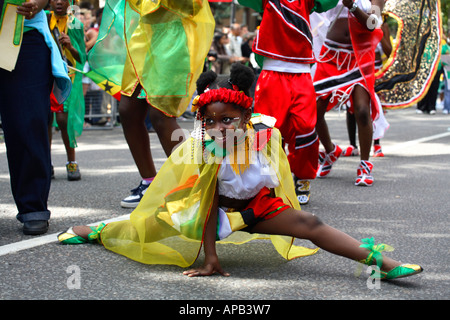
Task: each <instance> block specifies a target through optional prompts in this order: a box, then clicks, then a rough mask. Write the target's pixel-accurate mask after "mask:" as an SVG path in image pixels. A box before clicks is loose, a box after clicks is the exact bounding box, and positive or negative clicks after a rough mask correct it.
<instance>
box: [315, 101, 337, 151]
mask: <svg viewBox="0 0 450 320" xmlns="http://www.w3.org/2000/svg"><path fill="white" fill-rule="evenodd" d="M327 107H328V100H323V99H319V100H317V123H316V131H317V134H318V135H319V140H320V142H321V143H322V145H323V147H324V148H325V152H326V153H330V152H332V151H333V150H334V144H333V142H332V140H331V137H330V132H329V130H328V125H327V122H326V120H325V113H326V112H327Z"/></svg>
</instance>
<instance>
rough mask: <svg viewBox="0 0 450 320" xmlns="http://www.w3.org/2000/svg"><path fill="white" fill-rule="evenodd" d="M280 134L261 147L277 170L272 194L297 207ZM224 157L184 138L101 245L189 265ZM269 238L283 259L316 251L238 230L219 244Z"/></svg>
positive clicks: (133, 255)
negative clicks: (140, 197)
mask: <svg viewBox="0 0 450 320" xmlns="http://www.w3.org/2000/svg"><path fill="white" fill-rule="evenodd" d="M280 142H281V138H280V133H279V131H278V130H277V129H273V133H272V136H271V138H270V140H269V142H268V143H267V144H265V146H264V148H263V149H262V150H261V151H259V152H262V153H263V154H264V156H265V157H266V158H267V159H268V160H269V162H270V164H271V165H272V166H273V168H274V169H275V171H276V172H277V175H278V178H279V181H280V186H279V187H277V188H276V189H275V193H276V196H279V197H281V198H282V199H283V201H284V202H285V203H286V204H288V205H290V206H291V207H294V208H296V209H300V207H299V204H298V201H297V198H296V196H295V190H294V184H293V180H292V175H291V172H290V168H289V164H288V161H287V157H286V154H285V152H284V150H283V148H282V146H281V143H280ZM221 160H222V158H220V157H216V156H214V155H213V154H212V153H209V152H205V151H204V150H203V148H202V146H201V144H200V143H198V141H197V140H196V139H194V138H190V139H188V140H187V141H185V142H184V143H183V144H182V145H181V146H180V147H179V148H177V149H176V150H175V151H174V152H173V153H172V155H171V156H170V157H169V159H168V160H167V161H166V162H165V163H164V165H163V166H162V168H161V169H160V171H159V173H158V175H157V176H156V177H155V179H154V180H153V182H152V184H151V185H150V187H149V188H148V189H147V191H146V193H145V195H144V197H143V199H142V200H141V202H140V204H139V205H138V207H137V208H136V209H135V210H134V211H133V212H132V214H131V217H130V220H127V221H118V222H113V223H110V224H108V225H107V226H106V227H105V228H104V229H103V231H102V234H101V239H102V243H103V245H104V246H105V247H106V248H107V249H109V250H111V251H114V252H116V253H119V254H121V255H124V256H127V257H129V258H131V259H133V260H136V261H139V262H142V263H146V264H174V265H178V266H180V267H187V266H190V265H191V264H192V263H194V261H195V260H196V258H197V257H198V254H199V252H200V249H201V245H202V239H203V234H204V229H205V223H206V221H207V219H208V218H209V215H210V213H211V212H210V211H211V206H212V199H213V196H214V192H215V190H216V182H217V173H218V170H219V166H220V163H221ZM262 238H267V239H270V240H271V241H272V244H273V245H274V247H275V248H276V250H277V251H278V252H279V254H280V255H282V256H283V257H284V258H286V259H288V260H291V259H294V258H297V257H302V256H308V255H312V254H314V253H315V252H316V251H317V250H318V248H316V249H309V248H305V247H300V246H294V245H293V241H294V238H292V237H286V236H264V235H258V234H249V233H246V232H242V231H238V232H235V233H233V234H232V235H231V236H229V237H228V238H226V239H224V240H222V241H220V242H219V243H234V244H241V243H244V242H247V241H250V240H253V239H262Z"/></svg>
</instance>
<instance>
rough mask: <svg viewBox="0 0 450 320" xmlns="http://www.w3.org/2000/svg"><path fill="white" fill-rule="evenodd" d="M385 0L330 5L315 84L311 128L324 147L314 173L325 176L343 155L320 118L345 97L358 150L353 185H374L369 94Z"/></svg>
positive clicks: (373, 104)
mask: <svg viewBox="0 0 450 320" xmlns="http://www.w3.org/2000/svg"><path fill="white" fill-rule="evenodd" d="M383 6H384V0H373V1H369V0H357V1H353V0H342V1H341V2H340V3H339V4H338V5H337V6H336V8H335V9H334V10H335V14H336V16H335V18H332V19H331V20H332V21H333V25H332V27H331V28H330V29H329V30H328V33H327V39H326V41H325V43H324V45H323V47H322V52H321V55H320V57H319V63H318V65H317V71H316V73H315V76H314V88H315V90H316V95H317V125H316V130H317V133H318V135H319V139H320V141H321V142H322V144H323V146H324V148H325V151H324V152H322V151H321V152H320V153H319V169H318V172H317V176H318V177H325V176H327V175H328V174H329V173H330V171H331V167H332V165H333V163H334V162H335V161H336V160H337V159H338V158H339V156H340V155H341V153H342V150H341V148H340V147H339V146H338V145H336V144H334V143H333V142H332V140H331V137H330V133H329V131H328V126H327V123H326V121H325V113H326V111H328V110H330V109H332V108H333V107H335V106H337V105H339V106H340V105H342V104H344V103H346V102H347V101H348V100H349V99H350V101H351V105H352V107H353V109H354V110H353V112H354V115H355V118H356V123H357V126H358V138H359V145H360V149H361V153H360V158H361V161H360V164H359V167H358V169H357V178H356V181H355V185H359V186H371V185H372V184H373V176H372V169H373V164H372V163H371V162H370V161H369V155H370V148H371V145H372V139H373V121H375V120H376V119H377V118H378V117H379V115H380V112H382V111H381V106H380V104H379V101H378V100H377V98H376V95H375V93H374V84H375V75H374V58H375V47H376V45H377V44H378V43H379V42H380V39H381V37H382V36H383V32H382V31H381V29H380V28H379V26H380V25H381V16H380V14H381V11H382V9H383Z"/></svg>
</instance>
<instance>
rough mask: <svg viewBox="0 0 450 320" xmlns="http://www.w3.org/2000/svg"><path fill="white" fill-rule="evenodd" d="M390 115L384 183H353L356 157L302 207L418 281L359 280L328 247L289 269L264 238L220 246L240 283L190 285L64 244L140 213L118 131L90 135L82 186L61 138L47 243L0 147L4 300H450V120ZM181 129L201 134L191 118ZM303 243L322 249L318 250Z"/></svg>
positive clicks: (166, 272)
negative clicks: (409, 268)
mask: <svg viewBox="0 0 450 320" xmlns="http://www.w3.org/2000/svg"><path fill="white" fill-rule="evenodd" d="M386 118H387V120H388V121H389V123H390V128H389V130H388V131H387V133H386V135H385V137H384V139H382V146H383V151H384V153H385V157H384V158H373V159H372V160H373V163H374V170H373V175H374V178H375V183H374V185H373V186H372V187H370V188H364V187H356V186H354V185H353V183H354V179H355V177H356V168H357V165H358V157H347V158H341V159H339V160H338V162H337V163H336V164H335V166H334V167H333V170H332V172H331V174H330V175H329V176H328V177H327V178H325V179H316V180H315V181H313V183H312V196H311V201H310V203H309V204H308V205H305V206H303V207H302V209H303V210H306V211H310V212H312V213H314V214H316V215H317V216H319V217H320V218H321V219H322V220H323V221H324V222H326V223H328V224H330V225H332V226H334V227H336V228H337V229H340V230H343V231H345V232H347V233H349V234H350V235H352V236H354V237H355V238H357V239H361V238H367V237H374V238H375V240H376V241H377V242H383V243H387V244H390V245H392V246H393V247H394V248H395V250H394V251H393V252H390V253H387V255H388V256H390V257H393V258H395V259H398V260H400V261H402V262H409V263H417V264H420V265H422V266H423V268H424V272H423V273H421V274H420V275H417V276H413V277H409V278H405V279H399V280H395V281H390V282H381V283H375V284H373V283H371V282H370V281H368V280H367V278H368V274H367V273H366V268H363V270H362V273H361V275H360V276H359V277H357V276H355V272H356V271H357V270H358V264H357V263H356V262H354V261H350V260H347V259H345V258H342V257H337V256H334V255H332V254H330V253H328V252H325V251H323V250H319V252H318V253H317V254H316V255H314V256H311V257H306V258H300V259H296V260H293V261H285V260H284V259H283V258H281V257H280V256H279V255H278V254H277V253H276V252H275V250H274V248H273V246H272V244H271V243H270V242H267V241H263V240H258V241H254V242H251V243H247V244H244V245H240V246H234V245H219V246H218V252H219V258H220V259H221V264H222V267H223V268H224V269H225V270H226V271H227V272H229V273H230V274H231V276H230V277H222V276H219V275H216V276H211V277H204V278H188V277H186V276H183V275H182V272H183V271H184V270H183V269H181V268H179V267H175V266H161V265H159V266H148V265H143V264H140V263H137V262H134V261H131V260H129V259H127V258H125V257H122V256H119V255H116V254H114V253H112V252H109V251H107V250H105V249H104V248H103V247H102V246H100V245H78V246H65V245H61V244H59V243H58V242H57V241H56V235H57V234H58V233H59V232H61V231H64V230H66V229H67V228H68V227H70V226H72V225H80V224H93V223H97V222H100V221H105V220H107V221H110V220H111V219H123V218H126V217H127V215H129V214H130V213H131V211H132V210H131V209H123V208H121V207H120V200H121V199H122V198H124V197H125V196H127V195H128V194H129V191H130V189H132V188H134V187H136V186H137V185H138V183H139V176H138V173H137V170H136V167H135V165H134V162H133V159H132V157H131V154H130V152H129V150H128V147H127V144H126V142H125V139H124V137H123V132H122V129H121V128H120V127H115V128H114V129H106V130H85V131H84V132H83V134H82V136H81V137H80V138H79V139H78V148H77V149H76V153H77V160H78V163H79V165H80V169H81V174H82V179H81V180H80V181H73V182H69V181H67V179H66V172H65V162H66V156H65V150H64V147H63V144H62V141H61V138H60V135H59V134H58V133H56V134H55V136H54V139H53V141H54V142H53V146H52V160H53V164H54V166H55V173H56V178H55V179H54V180H53V181H52V186H51V192H50V198H49V203H48V204H49V208H50V210H51V212H52V215H51V220H50V228H49V231H48V233H47V234H46V235H44V236H25V235H23V234H22V230H21V227H22V225H21V224H20V223H19V222H18V221H17V220H16V219H15V215H16V208H15V205H14V201H13V198H12V196H11V192H10V185H9V173H8V166H7V160H6V149H5V145H4V143H3V142H0V299H1V300H37V299H44V300H157V301H161V302H162V301H183V303H184V304H179V305H177V306H176V307H174V308H172V310H171V311H172V312H175V313H180V312H181V311H183V310H184V311H186V310H188V309H187V308H186V309H183V310H182V309H181V308H182V306H184V305H185V302H186V301H187V302H194V301H197V303H198V301H203V304H202V306H207V305H208V303H209V302H210V301H227V302H229V301H235V302H236V303H237V302H239V301H250V300H254V303H256V302H259V303H260V304H264V301H269V300H280V301H289V302H291V303H295V302H299V301H300V300H447V299H449V298H450V289H449V285H450V259H449V257H450V255H449V243H450V242H449V239H450V233H449V230H450V224H449V212H450V209H449V199H450V183H449V181H450V169H449V168H450V116H448V115H443V114H442V113H441V112H440V111H438V113H437V114H436V115H424V114H422V115H418V114H416V113H415V109H414V108H408V109H403V110H391V111H389V112H388V113H387V114H386ZM327 119H328V122H329V126H330V131H331V134H332V137H333V138H334V141H335V142H337V143H338V144H340V145H342V146H347V145H348V139H347V133H346V127H345V114H344V112H338V111H332V112H329V113H328V114H327ZM180 124H181V126H182V127H183V128H186V129H191V128H192V126H193V122H192V121H180ZM149 134H150V137H151V141H152V151H153V156H154V159H155V162H156V165H157V167H158V168H159V167H160V166H161V165H162V163H163V162H164V160H165V159H166V157H165V155H164V153H163V151H162V148H161V146H160V145H159V142H158V138H157V136H156V134H155V133H149ZM298 244H302V245H305V246H308V247H314V246H313V245H312V244H311V243H310V242H308V241H300V240H298ZM202 257H203V256H202V255H200V257H199V259H198V260H197V262H196V264H195V265H198V264H201V263H202ZM268 304H269V302H268ZM223 310H224V309H223V308H222V309H221V311H222V312H223ZM236 310H238V309H236ZM193 311H197V312H202V310H201V309H197V310H193ZM229 311H231V309H229ZM216 312H219V310H216ZM236 312H237V311H236ZM365 312H367V311H365ZM360 316H363V315H362V314H360Z"/></svg>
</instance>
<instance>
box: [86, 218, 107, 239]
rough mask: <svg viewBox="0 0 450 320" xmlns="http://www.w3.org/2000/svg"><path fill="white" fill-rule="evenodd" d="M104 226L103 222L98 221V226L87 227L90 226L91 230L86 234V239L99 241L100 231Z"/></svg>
mask: <svg viewBox="0 0 450 320" xmlns="http://www.w3.org/2000/svg"><path fill="white" fill-rule="evenodd" d="M105 226H106V224H104V223H100V224H99V225H98V226H95V227H89V228H91V230H92V232H91V233H89V235H88V240H89V241H90V242H94V241H97V242H100V232H101V231H102V230H103V228H104V227H105Z"/></svg>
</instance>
